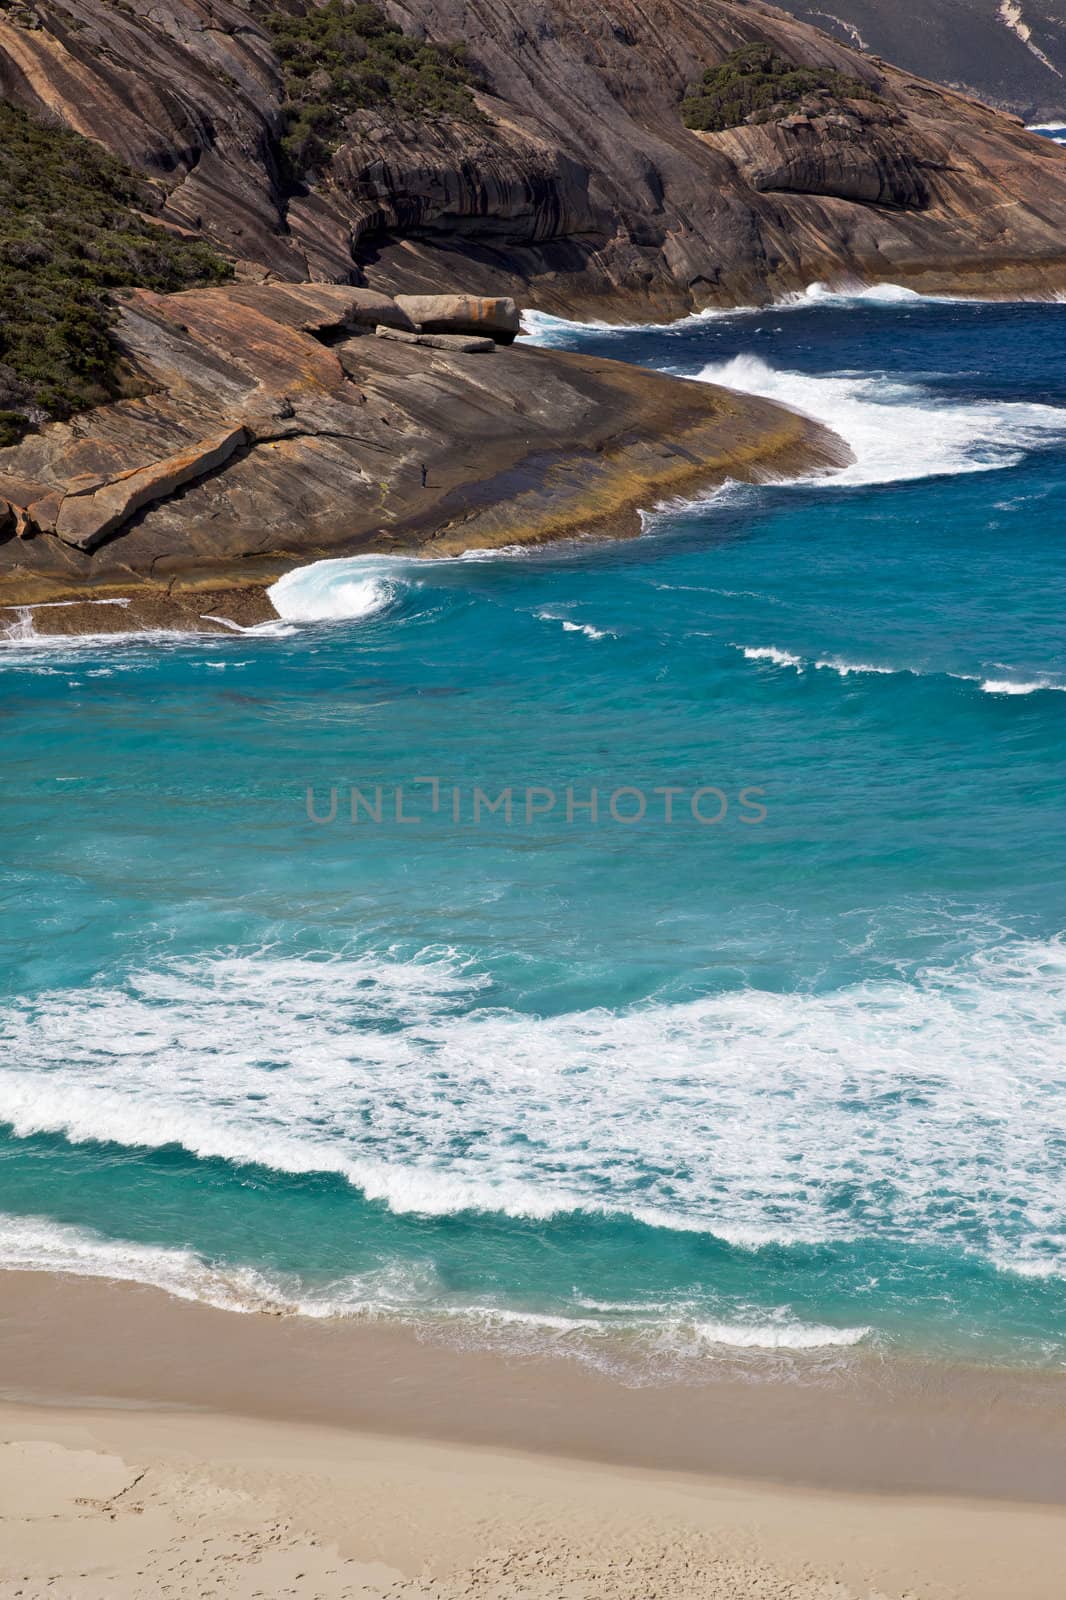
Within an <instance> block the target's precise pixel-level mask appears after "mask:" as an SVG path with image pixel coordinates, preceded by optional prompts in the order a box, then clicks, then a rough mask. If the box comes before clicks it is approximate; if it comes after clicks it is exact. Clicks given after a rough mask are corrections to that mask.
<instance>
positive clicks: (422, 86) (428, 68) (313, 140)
mask: <svg viewBox="0 0 1066 1600" xmlns="http://www.w3.org/2000/svg"><path fill="white" fill-rule="evenodd" d="M262 20H263V23H264V25H265V26H266V28H267V30H268V32H269V33H270V36H271V38H272V40H273V42H274V49H275V50H276V51H277V55H278V59H279V61H280V62H281V67H282V71H283V72H284V75H285V96H286V102H285V106H284V116H285V127H284V132H283V134H282V139H281V156H282V167H283V170H284V175H285V177H286V178H287V179H288V180H289V181H290V182H294V183H298V182H299V181H300V180H301V179H302V177H303V175H304V174H305V173H308V172H314V171H316V170H318V169H320V168H321V167H323V166H325V165H326V163H327V162H328V160H329V157H330V155H331V154H332V152H333V151H334V150H335V149H336V148H337V146H338V145H339V144H341V143H342V141H343V139H344V120H345V118H346V117H347V116H349V115H350V114H351V113H352V112H353V111H362V110H367V109H370V108H373V107H377V108H382V107H384V108H388V109H391V110H393V111H395V112H398V113H400V114H402V115H406V116H421V117H438V116H447V117H456V118H459V119H460V120H463V121H466V122H478V121H484V120H485V119H484V118H483V117H482V114H481V113H480V112H479V111H478V108H477V106H476V105H475V103H474V97H473V95H472V93H471V87H472V85H473V82H474V79H473V76H472V74H471V72H470V69H469V68H468V67H467V65H466V63H465V62H464V60H463V52H462V49H461V47H460V46H457V45H439V44H430V43H428V42H423V41H419V40H418V39H412V38H409V37H408V35H407V34H405V33H404V32H403V31H402V30H401V29H400V28H398V27H397V26H396V25H395V23H392V22H390V21H389V20H388V18H387V17H386V16H385V14H384V12H383V11H381V10H379V8H378V7H377V6H376V5H370V4H367V3H365V0H355V3H349V0H326V4H325V5H321V6H315V5H308V6H307V8H306V9H305V10H300V11H281V10H274V11H268V12H267V13H266V14H265V15H264V16H263V18H262Z"/></svg>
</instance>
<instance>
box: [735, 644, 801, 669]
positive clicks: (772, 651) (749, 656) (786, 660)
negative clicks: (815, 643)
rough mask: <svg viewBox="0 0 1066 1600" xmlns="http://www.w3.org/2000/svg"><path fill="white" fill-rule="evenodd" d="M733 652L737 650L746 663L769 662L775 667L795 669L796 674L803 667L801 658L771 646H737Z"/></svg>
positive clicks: (789, 651) (788, 651)
mask: <svg viewBox="0 0 1066 1600" xmlns="http://www.w3.org/2000/svg"><path fill="white" fill-rule="evenodd" d="M733 648H734V650H739V651H741V653H742V654H743V655H744V657H745V658H746V660H748V661H769V662H771V663H772V664H773V666H775V667H795V668H796V670H797V672H798V671H799V669H800V668H801V667H802V666H803V657H802V656H794V655H793V654H792V652H791V650H779V649H778V648H777V646H776V645H773V644H755V645H747V644H737V645H734V646H733Z"/></svg>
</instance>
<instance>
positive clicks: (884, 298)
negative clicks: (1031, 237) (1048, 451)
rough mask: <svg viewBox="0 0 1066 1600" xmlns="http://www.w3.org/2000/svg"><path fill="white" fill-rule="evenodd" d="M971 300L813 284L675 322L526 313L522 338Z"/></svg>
mask: <svg viewBox="0 0 1066 1600" xmlns="http://www.w3.org/2000/svg"><path fill="white" fill-rule="evenodd" d="M970 301H971V297H970V296H961V295H932V294H920V293H919V292H918V291H917V290H916V289H908V288H906V287H905V285H903V284H899V283H861V282H859V281H858V280H856V281H854V282H841V283H836V284H826V283H811V284H808V285H807V287H806V288H805V289H796V290H792V291H790V292H789V293H788V294H785V295H782V296H781V297H780V298H779V299H777V300H773V301H768V302H767V303H766V304H765V305H761V306H757V305H752V306H706V307H704V309H703V310H702V311H693V312H690V313H689V315H688V316H685V317H679V318H676V319H675V320H674V321H673V322H605V321H603V320H600V319H593V320H591V321H589V322H579V321H577V320H575V319H573V318H570V317H557V316H553V315H552V314H551V313H550V312H547V311H523V313H522V326H523V337H524V338H526V339H528V341H529V342H530V343H531V344H537V345H542V346H546V347H549V348H550V347H551V346H552V345H554V344H557V343H562V342H569V340H570V339H571V338H572V337H573V335H574V334H575V333H577V334H589V333H592V334H599V335H603V336H607V337H611V336H615V335H618V336H622V337H625V336H628V335H632V334H636V333H678V332H681V331H683V330H685V329H688V328H695V327H699V326H700V325H701V324H702V323H708V322H720V321H722V320H725V319H736V318H744V317H749V318H751V317H761V316H763V317H764V316H768V315H773V314H776V313H777V312H781V311H794V310H810V309H811V308H812V307H823V306H824V307H827V308H836V307H846V306H851V305H855V306H861V305H882V306H898V305H918V304H927V305H954V304H962V303H966V304H969V303H970Z"/></svg>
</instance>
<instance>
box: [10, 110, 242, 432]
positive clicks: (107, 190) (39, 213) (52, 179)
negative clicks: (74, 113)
mask: <svg viewBox="0 0 1066 1600" xmlns="http://www.w3.org/2000/svg"><path fill="white" fill-rule="evenodd" d="M147 204H148V198H147V194H146V191H145V190H144V186H143V185H142V184H141V182H140V181H139V180H138V178H137V177H136V176H135V175H134V174H133V173H132V172H130V171H129V169H128V168H127V167H125V166H124V165H123V164H122V162H121V161H118V160H116V159H115V157H114V156H112V155H109V154H108V153H107V151H105V150H103V149H102V148H101V147H100V146H99V145H96V144H93V143H92V142H91V141H90V140H89V139H83V138H82V137H81V135H80V134H77V133H71V132H69V131H67V130H66V129H63V128H59V127H49V126H44V125H42V124H41V123H38V122H35V121H34V120H33V119H32V118H31V117H29V116H28V115H27V114H26V112H24V111H21V110H19V109H18V107H16V106H13V105H9V104H7V103H5V102H2V101H0V446H2V445H9V444H15V443H17V441H18V440H19V439H20V438H21V437H22V435H23V434H24V433H25V432H26V430H27V428H29V427H30V426H31V425H32V424H33V423H36V422H43V421H45V420H47V419H48V418H62V417H69V416H70V415H71V414H72V413H73V412H75V411H81V410H84V409H85V408H86V407H87V406H91V405H97V404H99V403H100V402H101V401H104V400H108V399H112V398H114V396H115V395H116V394H117V393H118V389H119V382H118V351H117V349H116V347H115V345H114V344H113V342H112V340H111V338H110V337H109V330H110V328H111V325H112V323H113V322H114V321H115V317H116V311H115V308H114V307H113V305H112V304H111V301H110V299H109V296H108V291H109V290H110V289H115V288H119V287H123V286H125V287H139V288H145V289H157V290H163V291H166V290H172V289H184V288H187V287H188V286H189V285H190V284H197V283H217V282H219V281H221V280H223V279H225V278H227V277H229V276H230V275H231V268H230V266H229V265H228V263H227V262H225V261H223V260H222V259H221V258H220V257H219V256H217V255H216V254H215V252H214V251H213V250H212V249H211V248H210V247H209V246H208V245H206V244H202V243H200V242H199V241H197V240H189V239H182V238H180V237H179V236H177V235H175V234H171V233H168V232H166V231H165V230H164V229H162V228H160V227H157V226H156V225H155V224H153V223H152V222H151V221H148V220H146V219H145V218H144V217H142V216H140V215H138V209H139V208H142V207H145V206H146V205H147Z"/></svg>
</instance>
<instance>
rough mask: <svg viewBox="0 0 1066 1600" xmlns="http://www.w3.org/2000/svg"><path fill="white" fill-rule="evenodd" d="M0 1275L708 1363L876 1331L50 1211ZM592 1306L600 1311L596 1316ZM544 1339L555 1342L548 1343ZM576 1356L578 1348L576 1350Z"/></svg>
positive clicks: (8, 1231)
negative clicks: (224, 1242)
mask: <svg viewBox="0 0 1066 1600" xmlns="http://www.w3.org/2000/svg"><path fill="white" fill-rule="evenodd" d="M0 1271H19V1272H50V1273H62V1274H64V1275H67V1276H71V1277H79V1278H94V1279H99V1280H102V1281H105V1282H111V1283H136V1284H141V1285H143V1286H145V1287H148V1288H153V1289H159V1290H161V1291H162V1292H163V1293H164V1294H169V1295H172V1296H173V1297H174V1298H175V1299H179V1300H190V1301H196V1302H199V1303H200V1304H203V1305H209V1306H213V1307H215V1308H216V1309H217V1310H220V1311H230V1312H237V1313H239V1314H243V1315H268V1316H282V1317H309V1318H314V1319H315V1320H318V1321H323V1320H330V1321H340V1320H360V1321H380V1320H387V1321H392V1322H398V1323H404V1324H414V1325H415V1326H420V1327H423V1328H428V1329H434V1328H436V1329H437V1330H438V1331H441V1332H447V1331H451V1330H454V1329H456V1328H457V1327H458V1328H460V1329H461V1330H463V1331H464V1332H465V1333H466V1335H467V1338H468V1339H469V1338H470V1337H471V1336H473V1338H474V1339H475V1340H476V1342H479V1343H483V1344H486V1345H490V1346H491V1345H492V1344H494V1343H497V1342H499V1336H500V1335H501V1334H502V1335H504V1337H505V1338H506V1336H507V1335H508V1334H510V1333H514V1332H518V1333H519V1334H520V1335H521V1336H524V1342H525V1344H526V1348H530V1347H532V1348H536V1346H537V1344H539V1345H540V1347H541V1348H558V1343H559V1341H560V1340H567V1341H571V1342H575V1341H576V1343H577V1345H578V1346H580V1345H582V1344H584V1345H588V1344H590V1343H593V1342H600V1343H602V1342H603V1341H605V1340H613V1341H619V1340H626V1341H627V1342H628V1343H629V1344H630V1346H631V1347H635V1348H636V1350H637V1351H641V1350H642V1351H643V1352H644V1353H645V1354H647V1355H664V1354H669V1355H672V1356H674V1357H675V1358H678V1357H687V1358H697V1359H706V1358H707V1357H708V1356H713V1355H714V1354H715V1353H717V1352H719V1351H726V1350H728V1351H817V1350H827V1349H828V1350H831V1349H840V1348H845V1349H846V1348H850V1347H852V1346H854V1345H857V1344H859V1343H861V1342H862V1341H863V1340H864V1339H866V1338H868V1337H869V1335H870V1334H871V1332H872V1330H871V1329H870V1328H869V1327H866V1326H863V1327H836V1326H832V1325H830V1324H824V1323H808V1322H802V1321H800V1320H798V1319H796V1318H794V1317H792V1316H791V1315H790V1313H789V1312H788V1311H787V1310H786V1309H783V1308H782V1309H770V1310H769V1311H766V1310H762V1311H758V1310H756V1309H755V1308H749V1309H748V1310H747V1313H746V1317H745V1320H743V1321H741V1320H735V1321H726V1320H708V1319H706V1318H705V1317H701V1315H700V1312H699V1310H698V1308H696V1307H695V1306H692V1305H691V1304H672V1303H670V1302H659V1303H656V1304H651V1305H648V1304H642V1303H641V1302H639V1301H637V1302H631V1303H628V1304H624V1305H622V1304H611V1303H599V1302H594V1301H587V1302H586V1301H582V1300H580V1299H576V1298H575V1301H574V1303H573V1310H568V1311H566V1312H562V1311H558V1312H555V1311H548V1310H535V1309H525V1308H521V1307H514V1306H506V1305H502V1304H497V1303H485V1302H478V1301H476V1300H475V1301H471V1302H468V1303H461V1302H456V1301H454V1300H449V1299H448V1298H447V1297H446V1295H445V1291H444V1288H443V1286H442V1284H441V1282H440V1280H439V1278H438V1276H437V1274H436V1272H435V1271H434V1269H433V1267H432V1265H431V1264H430V1263H428V1262H421V1261H401V1260H393V1261H389V1262H386V1263H384V1264H383V1265H381V1266H379V1267H377V1268H375V1269H373V1270H371V1271H369V1272H365V1273H359V1274H348V1275H343V1276H341V1277H337V1278H333V1279H330V1280H329V1281H326V1282H323V1283H320V1284H310V1283H308V1282H305V1281H302V1280H301V1279H300V1278H299V1277H298V1276H297V1275H296V1274H294V1273H277V1272H273V1273H272V1272H263V1271H260V1270H259V1269H257V1268H254V1267H251V1266H248V1265H244V1264H239V1263H226V1262H221V1261H211V1260H208V1259H207V1258H206V1257H204V1256H202V1255H200V1254H198V1253H197V1252H196V1251H194V1250H190V1249H187V1248H180V1247H173V1246H165V1245H150V1244H143V1243H139V1242H135V1241H133V1240H128V1239H115V1238H107V1237H105V1236H104V1235H103V1234H100V1233H97V1232H95V1231H94V1230H92V1229H90V1228H84V1227H78V1226H74V1225H71V1224H69V1223H62V1222H54V1221H52V1220H51V1219H49V1218H47V1217H38V1216H29V1217H19V1216H12V1215H3V1214H0ZM589 1312H592V1313H594V1314H593V1315H589V1314H588V1313H589ZM545 1341H546V1343H545ZM571 1353H580V1351H579V1349H573V1348H572V1349H571Z"/></svg>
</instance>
